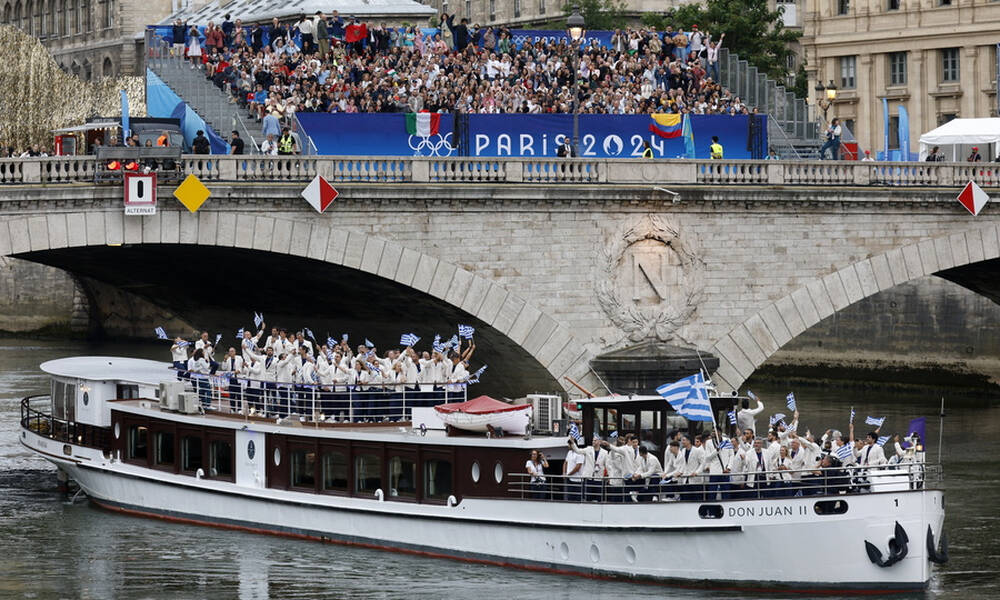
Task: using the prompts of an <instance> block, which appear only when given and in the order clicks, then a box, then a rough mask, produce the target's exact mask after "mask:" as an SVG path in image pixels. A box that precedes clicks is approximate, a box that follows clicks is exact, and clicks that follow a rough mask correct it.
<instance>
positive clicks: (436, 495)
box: [424, 458, 451, 500]
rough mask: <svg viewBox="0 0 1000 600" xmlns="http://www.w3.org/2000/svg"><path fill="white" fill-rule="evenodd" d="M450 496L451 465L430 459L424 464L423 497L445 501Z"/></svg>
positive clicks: (443, 461)
mask: <svg viewBox="0 0 1000 600" xmlns="http://www.w3.org/2000/svg"><path fill="white" fill-rule="evenodd" d="M450 495H451V463H450V462H449V461H447V460H439V459H436V458H432V459H430V460H428V461H425V462H424V497H425V498H429V499H433V500H445V499H447V498H448V496H450Z"/></svg>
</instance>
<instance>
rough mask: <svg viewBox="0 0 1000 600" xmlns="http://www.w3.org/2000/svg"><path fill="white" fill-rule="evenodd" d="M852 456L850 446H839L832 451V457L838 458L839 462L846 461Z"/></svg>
mask: <svg viewBox="0 0 1000 600" xmlns="http://www.w3.org/2000/svg"><path fill="white" fill-rule="evenodd" d="M852 454H853V452H852V451H851V446H850V444H844V445H843V446H841V447H840V448H837V449H836V450H835V451H834V455H835V456H836V457H837V458H839V459H840V460H841V461H845V460H847V459H848V458H849V457H850V456H851V455H852Z"/></svg>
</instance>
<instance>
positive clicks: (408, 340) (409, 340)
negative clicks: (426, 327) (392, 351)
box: [399, 333, 420, 346]
mask: <svg viewBox="0 0 1000 600" xmlns="http://www.w3.org/2000/svg"><path fill="white" fill-rule="evenodd" d="M419 341H420V338H419V337H417V334H415V333H404V334H403V335H401V336H400V337H399V345H400V346H416V345H417V342H419Z"/></svg>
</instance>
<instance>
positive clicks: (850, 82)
mask: <svg viewBox="0 0 1000 600" xmlns="http://www.w3.org/2000/svg"><path fill="white" fill-rule="evenodd" d="M857 68H858V57H857V56H841V57H840V87H842V88H844V89H848V90H850V89H854V79H855V75H856V74H857Z"/></svg>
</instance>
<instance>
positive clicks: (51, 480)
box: [0, 339, 1000, 600]
mask: <svg viewBox="0 0 1000 600" xmlns="http://www.w3.org/2000/svg"><path fill="white" fill-rule="evenodd" d="M81 354H114V355H122V356H136V357H146V358H156V359H160V360H167V359H168V356H167V350H166V348H165V347H161V346H155V345H124V346H123V345H116V346H112V345H103V346H92V345H87V344H84V343H82V342H37V341H24V340H13V339H7V340H0V552H2V555H0V599H6V598H36V599H39V600H48V599H56V598H60V599H61V598H69V599H76V598H80V599H91V598H93V599H101V600H105V599H108V600H110V599H118V598H121V599H129V600H131V599H143V598H151V599H152V598H155V599H172V598H177V599H185V600H186V599H201V598H205V599H208V598H211V599H213V600H223V599H228V598H239V599H241V600H250V599H253V600H258V599H267V598H309V599H312V598H346V597H350V598H406V599H412V598H421V597H430V596H435V597H443V598H466V597H470V596H473V595H481V596H497V597H502V598H505V599H509V598H533V599H540V598H565V599H567V600H569V599H574V600H576V599H579V598H584V597H586V598H588V599H595V598H596V599H602V598H609V599H610V598H615V599H618V598H716V599H722V598H765V597H768V598H770V597H774V596H773V595H769V596H754V595H748V594H741V595H739V596H733V595H726V594H719V593H715V592H707V591H705V590H684V589H677V588H671V587H664V586H655V585H645V584H634V583H627V582H609V581H594V580H590V579H585V578H577V577H564V576H556V575H546V574H539V573H533V572H527V571H521V570H513V569H501V568H498V567H488V566H482V565H470V564H466V563H461V562H454V561H448V560H440V559H431V558H422V557H413V556H407V555H401V554H394V553H389V552H379V551H374V550H364V549H356V548H348V547H343V546H338V545H333V544H322V543H317V542H307V541H298V540H289V539H284V538H277V537H270V536H263V535H253V534H248V533H241V532H231V531H224V530H217V529H212V528H205V527H197V526H187V525H177V524H173V523H165V522H161V521H156V520H149V519H142V518H134V517H127V516H121V515H117V514H112V513H108V512H105V511H103V510H100V509H98V508H94V507H92V506H90V505H89V504H88V503H87V502H86V501H82V500H81V501H77V502H76V503H75V504H71V503H69V502H68V501H67V499H66V498H65V497H64V496H63V495H61V494H59V493H58V492H57V491H56V478H55V472H54V470H53V468H52V466H51V465H50V464H49V463H48V462H46V461H44V460H42V459H40V458H37V457H35V456H33V455H32V454H30V453H29V452H28V451H26V450H25V449H24V448H23V447H22V446H21V445H20V443H19V442H18V428H19V425H18V418H19V409H18V406H19V399H20V398H22V397H23V396H25V395H29V394H35V393H46V392H47V391H48V381H47V378H46V377H45V376H44V375H43V374H42V373H41V372H40V371H39V370H38V364H39V363H41V362H43V361H45V360H49V359H51V358H57V357H61V356H74V355H81ZM750 385H751V387H752V389H753V390H754V391H755V392H756V393H757V394H758V395H759V396H761V397H763V398H765V402H767V401H768V400H767V399H769V398H770V399H774V401H773V402H772V405H771V406H769V407H768V411H766V412H767V413H770V409H771V408H775V409H777V408H779V407H780V408H783V406H779V405H783V404H784V401H783V400H782V399H783V398H784V396H785V394H786V393H787V392H788V391H789V389H788V388H787V387H786V386H783V385H781V384H780V383H777V384H776V383H773V382H771V383H764V382H761V383H754V382H751V384H750ZM794 391H795V392H796V397H797V399H798V404H799V410H800V411H801V413H802V426H805V427H810V428H811V429H812V430H813V431H814V432H815V431H823V430H825V429H827V428H828V427H839V428H842V429H845V430H846V421H847V417H848V413H849V407H850V406H851V405H853V406H855V408H856V409H857V414H858V416H859V419H863V418H864V415H868V414H870V415H873V416H877V415H885V416H887V417H888V420H887V422H886V427H885V429H886V430H887V431H895V430H896V427H898V428H900V429H902V428H905V427H906V425H907V424H908V423H909V419H911V418H913V417H916V416H927V417H928V427H927V436H928V446H929V451H928V460H933V459H935V457H936V455H937V439H938V432H939V427H938V419H937V414H938V406H939V404H940V395H939V394H938V395H934V396H932V395H931V394H930V393H929V392H927V391H921V390H912V391H908V392H899V391H888V390H880V389H868V390H865V391H861V392H855V391H844V390H829V389H825V390H820V389H818V388H812V387H805V386H800V387H798V388H797V389H795V390H794ZM947 403H948V406H947V417H946V419H945V427H944V455H943V462H944V465H945V478H946V488H947V497H946V509H947V516H946V520H945V528H946V530H947V532H948V535H949V537H950V542H951V544H950V553H951V562H950V563H949V564H948V565H946V566H944V567H942V568H939V570H938V573H937V575H936V576H935V578H934V580H933V581H932V583H931V586H930V589H929V591H928V592H927V593H926V594H916V595H913V597H921V598H923V597H926V598H932V599H952V598H954V599H959V598H961V599H965V598H984V599H985V598H1000V566H998V565H1000V541H998V540H1000V510H998V508H997V502H998V500H1000V406H997V405H996V403H994V405H991V403H990V402H989V401H987V400H985V399H983V398H960V397H955V398H951V397H949V398H948V399H947ZM785 412H787V411H785ZM802 430H803V429H802V427H801V426H800V431H802ZM911 537H913V536H911ZM916 537H919V540H917V541H918V543H922V541H923V537H922V536H916ZM810 544H811V545H812V547H813V551H814V552H815V553H816V560H817V561H822V560H823V557H824V556H825V555H828V554H829V553H830V552H832V551H836V549H833V548H829V547H828V546H827V545H825V544H824V543H823V540H789V548H788V552H802V551H803V548H808V545H810ZM851 550H852V551H858V552H860V551H861V546H860V542H859V546H858V548H855V549H851ZM674 551H681V552H682V551H683V549H682V548H678V549H676V550H674ZM834 578H835V577H834ZM894 597H897V598H898V597H900V596H898V595H897V596H894ZM904 597H906V596H904Z"/></svg>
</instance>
